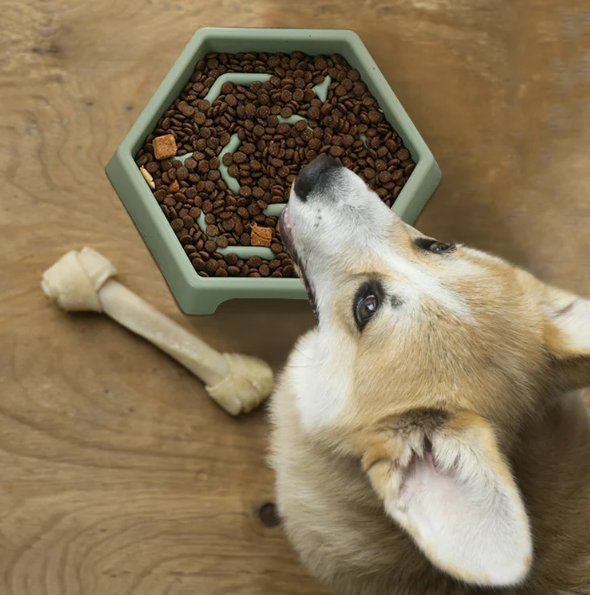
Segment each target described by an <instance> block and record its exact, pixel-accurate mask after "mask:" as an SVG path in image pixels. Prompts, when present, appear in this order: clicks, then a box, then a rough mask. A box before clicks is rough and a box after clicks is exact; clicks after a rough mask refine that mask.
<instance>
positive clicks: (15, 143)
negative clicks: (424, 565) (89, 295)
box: [0, 0, 590, 595]
mask: <svg viewBox="0 0 590 595" xmlns="http://www.w3.org/2000/svg"><path fill="white" fill-rule="evenodd" d="M0 14H1V15H2V16H1V18H0V107H1V109H0V181H1V186H0V188H1V190H0V248H1V250H2V257H1V258H0V469H1V470H2V472H1V474H0V577H1V581H0V594H1V595H4V594H7V595H8V594H9V595H74V594H88V595H90V594H92V595H94V594H99V595H102V594H105V595H106V594H108V595H123V594H125V595H151V594H154V595H163V594H174V595H177V594H185V593H186V594H189V593H190V594H191V595H192V594H194V593H199V594H203V595H204V594H208V595H211V594H222V593H232V594H235V593H244V594H248V595H253V594H269V595H270V594H273V595H274V594H275V593H284V594H310V593H320V592H321V589H320V587H319V586H318V585H316V584H315V582H314V581H313V580H311V579H310V578H308V577H307V575H306V573H305V571H304V570H303V569H302V568H301V567H300V566H299V563H298V562H297V560H296V558H295V556H294V554H293V553H292V552H291V551H290V549H289V547H288V545H287V543H286V541H285V539H284V537H283V536H282V534H281V531H280V528H273V529H268V528H265V527H263V526H262V524H261V523H260V521H259V520H258V518H257V514H256V509H257V506H258V505H259V504H260V503H262V502H265V501H268V500H272V498H273V488H272V474H271V472H270V471H269V470H268V469H267V467H266V464H265V456H266V435H267V430H266V421H265V416H264V412H259V413H256V414H254V415H251V416H249V417H246V418H244V419H240V420H234V419H230V418H228V416H227V415H226V414H225V413H224V412H222V411H221V410H219V409H218V408H216V407H215V405H214V404H213V403H212V402H211V401H210V400H209V399H208V398H207V397H206V396H205V394H204V391H203V388H202V386H201V385H200V384H199V383H198V382H197V381H196V380H195V379H194V378H193V377H192V376H190V375H189V374H188V373H187V372H186V371H184V370H183V369H181V368H180V367H179V366H178V365H176V364H175V363H174V362H172V361H171V360H169V359H168V358H166V357H165V356H163V355H162V354H161V353H159V352H157V351H156V350H155V349H154V348H152V347H151V346H150V345H148V344H146V343H144V342H142V341H141V340H139V339H137V338H136V337H133V336H132V335H130V334H129V333H128V332H126V331H125V330H124V329H121V328H119V327H117V326H116V325H115V324H113V323H111V322H109V321H108V320H107V319H105V318H103V317H101V316H91V315H80V316H71V315H66V314H64V313H62V312H60V311H58V310H57V309H56V308H55V307H53V306H50V305H48V304H47V303H46V301H45V299H44V297H43V295H42V292H41V290H40V288H39V280H40V275H41V273H42V271H43V270H44V269H45V268H47V266H48V265H50V264H52V263H53V262H54V261H55V260H57V258H59V257H60V256H61V255H62V254H63V253H64V252H65V251H67V250H69V249H72V248H80V247H82V246H84V245H90V246H92V247H94V248H96V249H97V250H99V251H101V252H103V253H104V254H105V255H106V256H107V257H108V258H109V259H111V260H112V261H113V262H114V263H116V265H117V266H118V268H119V270H120V273H121V279H122V280H123V282H124V283H126V284H127V285H128V286H129V287H130V288H131V289H132V290H133V291H136V292H137V293H138V294H140V295H141V296H142V297H144V298H145V299H146V300H147V301H149V302H150V303H152V304H153V305H154V306H156V307H157V308H159V309H161V310H162V311H163V312H165V313H167V314H168V315H170V316H172V317H173V318H175V319H176V320H178V321H180V322H181V323H182V324H184V325H185V326H186V327H187V328H189V329H191V330H192V331H194V332H195V333H197V334H198V335H199V336H201V337H202V338H204V339H205V340H206V341H209V342H210V343H211V344H212V345H213V346H214V347H216V348H218V349H225V350H237V351H244V352H250V353H253V354H255V355H258V356H260V357H263V358H266V359H267V360H268V361H269V362H271V363H272V365H273V366H275V367H276V368H277V369H278V368H279V367H280V365H281V363H282V362H283V361H284V359H285V357H286V355H287V353H288V351H289V349H290V347H291V345H292V344H293V342H294V340H295V338H296V337H297V336H298V335H299V334H301V333H302V332H303V331H304V330H306V329H307V328H308V327H309V326H310V325H311V324H312V317H311V314H310V312H309V308H308V306H307V305H306V304H304V303H299V302H274V301H269V302H246V303H243V302H241V303H240V302H238V303H228V304H225V305H224V306H222V307H221V308H220V310H219V311H218V312H217V313H216V314H215V315H214V316H211V317H207V318H199V319H196V318H195V319H187V318H186V317H183V316H182V315H181V314H180V313H179V312H178V310H177V308H176V306H175V304H174V302H173V300H172V298H171V297H170V295H169V293H168V291H167V289H166V286H165V284H164V282H163V279H162V277H161V275H160V274H159V272H158V270H157V268H156V266H155V265H154V263H153V262H152V260H151V258H150V256H149V254H148V252H147V250H146V248H145V247H144V245H143V243H142V241H141V239H140V237H139V236H138V234H137V232H136V231H135V229H134V227H133V225H132V224H131V222H130V220H129V218H128V216H127V215H126V213H125V211H124V209H123V207H122V206H121V204H120V202H119V200H118V198H117V196H116V195H115V193H114V191H113V190H112V188H111V187H110V185H109V183H108V181H107V179H106V176H105V174H104V166H105V164H106V162H107V160H108V159H109V157H110V156H111V154H112V153H113V151H114V150H115V148H116V146H117V145H118V143H119V142H120V141H121V139H122V138H123V136H124V134H125V133H126V131H127V130H128V129H129V127H130V126H131V124H132V123H133V121H134V119H135V118H136V116H137V115H138V113H139V112H140V110H141V109H142V107H143V106H144V105H145V103H146V102H147V100H148V99H149V97H150V95H151V94H152V93H153V91H154V90H155V88H156V87H157V85H158V84H159V82H160V81H161V79H162V78H163V76H164V75H165V74H166V72H167V71H168V69H169V67H170V65H171V64H172V62H173V61H174V59H175V58H176V56H177V55H178V54H179V52H180V51H181V49H182V47H183V46H184V45H185V43H186V42H187V41H188V39H189V38H190V36H191V34H192V33H193V32H194V30H196V29H197V28H198V27H201V26H207V25H217V26H220V25H225V26H272V27H275V26H293V27H343V28H352V29H354V30H355V31H357V32H358V33H359V35H360V36H361V38H362V39H363V40H364V41H365V43H366V45H367V47H368V48H369V50H370V51H371V53H372V54H373V56H374V58H375V59H376V61H377V63H378V64H379V66H380V67H381V69H382V70H383V73H384V74H385V76H386V78H387V79H388V80H389V82H390V83H391V85H392V87H393V88H394V90H395V91H396V93H397V94H398V96H399V98H400V99H401V101H402V103H403V104H404V106H405V107H406V108H407V110H408V112H409V113H410V116H411V117H412V118H413V120H414V121H415V123H416V124H417V126H418V128H419V129H420V131H421V132H422V133H423V135H424V137H425V139H426V140H427V142H428V143H429V144H430V146H431V148H432V150H433V151H434V153H435V154H436V156H437V158H438V160H439V163H440V165H441V168H442V170H443V183H442V186H441V187H440V189H439V190H438V191H437V193H436V195H435V196H434V197H433V199H432V200H431V202H430V204H429V205H428V207H427V209H426V211H425V212H424V214H423V216H422V217H421V219H420V221H419V227H421V228H422V229H423V230H424V231H425V232H427V233H429V234H432V235H434V236H436V237H440V238H441V239H453V240H457V241H466V242H469V243H471V244H474V245H476V246H478V247H481V248H484V249H489V250H492V251H495V252H497V253H499V254H501V255H503V256H505V257H507V258H510V259H512V260H514V261H515V262H517V263H519V264H522V265H524V266H526V267H528V268H530V269H531V270H532V271H533V272H535V273H536V274H538V275H540V276H541V277H543V278H544V279H546V280H547V281H551V282H554V283H556V284H558V285H561V286H563V287H566V288H569V289H571V290H573V291H577V292H580V293H585V294H590V242H589V241H588V230H589V229H590V200H589V196H588V190H587V189H588V186H589V184H590V152H589V151H588V147H589V146H590V107H589V106H590V6H589V5H588V3H587V2H586V1H585V0H562V1H560V2H554V0H521V1H520V2H518V3H515V2H511V1H510V0H498V1H496V2H472V1H471V0H406V1H404V2H402V1H401V0H394V1H390V2H387V1H381V0H354V1H353V0H339V1H338V2H336V1H335V0H322V1H319V2H300V3H293V2H287V1H286V0H273V1H271V0H253V1H252V2H249V3H243V2H241V1H239V0H218V1H217V2H215V3H211V2H204V1H203V0H191V1H189V0H146V1H144V2H138V1H136V0H130V1H128V2H114V1H113V0H96V1H95V2H92V3H89V2H77V1H75V0H22V1H21V0H19V1H17V0H0Z"/></svg>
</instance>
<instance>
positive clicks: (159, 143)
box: [152, 134, 176, 159]
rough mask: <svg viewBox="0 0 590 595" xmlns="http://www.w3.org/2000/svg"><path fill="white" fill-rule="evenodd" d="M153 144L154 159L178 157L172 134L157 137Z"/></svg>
mask: <svg viewBox="0 0 590 595" xmlns="http://www.w3.org/2000/svg"><path fill="white" fill-rule="evenodd" d="M152 144H153V145H154V157H155V158H156V159H169V158H170V157H174V155H176V141H175V140H174V137H173V136H172V135H171V134H165V135H164V136H156V138H155V139H154V140H153V141H152Z"/></svg>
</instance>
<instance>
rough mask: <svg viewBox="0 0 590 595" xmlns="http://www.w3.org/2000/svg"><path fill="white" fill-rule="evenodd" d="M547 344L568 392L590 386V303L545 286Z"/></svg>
mask: <svg viewBox="0 0 590 595" xmlns="http://www.w3.org/2000/svg"><path fill="white" fill-rule="evenodd" d="M541 305H542V308H543V314H544V316H545V343H546V345H547V349H548V350H549V353H550V354H551V355H552V356H553V358H554V360H555V361H556V362H557V364H558V367H559V368H560V369H561V371H562V372H563V375H564V379H565V383H566V384H567V387H566V388H567V389H575V388H582V387H585V386H589V385H590V300H587V299H584V298H581V297H579V296H577V295H574V294H572V293H568V292H567V291H562V290H561V289H556V288H554V287H549V286H544V287H543V293H542V301H541Z"/></svg>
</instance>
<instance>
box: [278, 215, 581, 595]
mask: <svg viewBox="0 0 590 595" xmlns="http://www.w3.org/2000/svg"><path fill="white" fill-rule="evenodd" d="M418 235H419V233H418V232H417V231H415V230H414V229H412V228H410V227H408V226H405V225H404V224H402V223H401V222H400V221H399V220H397V219H396V220H393V219H392V223H391V226H390V232H389V238H388V244H389V247H390V249H391V251H392V252H394V253H395V254H396V255H397V256H398V257H401V258H403V259H405V260H406V261H408V262H412V263H416V265H417V266H420V267H421V269H422V270H424V271H426V272H428V271H429V270H432V272H433V274H436V275H437V278H439V279H440V278H442V279H443V280H444V283H445V285H446V286H447V287H449V288H451V289H452V292H453V294H454V295H456V296H458V297H459V298H460V299H461V300H462V301H463V302H464V303H465V304H466V305H467V306H468V307H469V311H470V312H471V318H470V319H469V320H457V319H456V318H454V317H452V316H449V315H448V312H446V311H445V310H444V309H443V308H442V307H441V305H440V304H439V303H437V301H436V300H435V299H432V300H428V299H426V301H425V303H423V304H422V308H423V311H424V312H427V316H424V317H422V318H421V319H420V320H419V321H418V322H415V323H413V324H412V325H411V326H410V323H407V322H404V321H399V320H398V321H397V322H395V324H394V323H393V322H392V321H391V320H390V318H388V317H382V318H381V319H379V320H376V323H377V324H375V325H373V326H372V327H371V328H370V329H367V331H366V332H363V333H359V332H358V331H357V330H356V329H355V327H354V322H353V319H352V317H351V303H352V300H353V296H354V292H355V290H356V288H357V286H358V279H359V278H362V277H363V275H366V274H371V275H373V274H376V275H378V276H380V277H383V278H385V279H388V278H392V279H395V271H392V270H391V267H389V266H387V264H385V263H384V261H382V260H381V259H380V258H379V256H378V255H376V254H369V255H367V256H366V257H365V255H361V257H359V258H358V259H348V260H343V261H342V262H340V263H339V266H340V267H341V269H342V271H341V273H342V275H341V278H340V279H339V284H338V293H337V295H333V296H331V299H330V302H329V308H330V310H331V312H330V315H329V320H330V324H331V325H336V326H337V331H338V333H339V335H338V336H339V337H341V342H340V344H339V345H334V349H340V350H342V352H343V358H344V359H343V361H346V362H352V368H351V369H350V370H348V369H347V370H345V371H344V370H343V372H342V373H343V374H348V375H349V377H350V379H351V384H352V390H351V395H352V397H351V398H350V399H348V400H347V401H346V402H345V404H344V407H343V409H342V411H341V412H339V414H338V416H337V417H336V419H334V420H333V421H331V422H330V423H329V424H325V425H320V426H318V427H317V428H315V427H311V428H306V427H304V425H303V424H302V421H301V417H300V412H299V410H298V408H297V406H296V401H297V399H298V394H297V391H298V388H297V378H298V374H300V370H299V366H300V365H301V358H300V354H301V352H302V351H305V349H307V348H308V346H309V345H310V344H312V343H313V341H314V337H315V333H317V331H311V333H310V334H309V335H307V336H305V337H304V338H303V339H302V340H301V341H300V343H299V344H298V346H297V347H296V349H295V351H294V352H293V354H292V356H291V359H290V361H289V363H288V364H287V366H286V369H285V371H284V373H283V376H282V379H281V381H280V383H279V386H278V388H277V390H276V394H275V395H274V397H273V401H272V420H273V426H274V429H273V435H272V463H273V466H274V468H275V470H276V473H277V491H278V494H277V497H278V504H279V509H280V512H281V515H282V517H283V519H284V526H285V529H286V532H287V534H288V536H289V538H290V540H291V542H292V543H293V546H294V548H295V549H296V550H297V552H298V553H299V555H300V556H301V558H302V560H303V562H304V563H305V564H306V565H307V567H308V568H309V569H310V571H311V572H312V573H313V574H314V575H315V576H317V577H318V578H319V579H320V580H322V581H324V582H326V583H327V584H328V585H330V587H331V588H332V589H333V590H334V592H336V593H339V594H342V595H346V594H351V595H353V594H354V595H357V594H363V595H423V594H428V595H431V594H432V595H439V594H440V595H443V594H445V595H460V594H475V593H493V592H497V591H496V590H494V589H486V588H481V587H474V586H469V585H467V584H464V583H462V582H460V581H458V580H456V579H455V578H451V577H450V576H449V574H448V573H446V572H441V571H440V570H438V569H437V568H435V566H433V564H432V563H431V562H430V561H429V560H428V559H427V557H426V556H425V555H424V554H423V553H422V552H421V551H420V550H419V549H418V547H417V546H416V545H415V544H414V542H413V541H412V539H411V538H410V537H409V536H408V534H407V533H406V532H405V531H404V530H403V529H401V528H400V527H399V526H398V524H396V523H395V522H394V521H393V520H392V519H391V518H390V517H389V516H387V514H386V513H385V511H384V508H383V501H384V499H386V497H387V490H391V489H395V485H394V487H393V488H392V487H391V486H392V483H391V481H392V478H394V477H395V473H396V470H397V469H398V468H399V469H403V468H404V465H407V464H408V463H407V460H405V459H404V457H406V458H407V457H408V456H409V455H407V445H408V443H409V442H408V441H409V440H411V438H410V437H411V435H412V432H414V431H416V428H418V429H419V431H420V432H421V433H422V434H423V435H425V436H427V437H428V436H430V435H434V436H436V433H437V432H439V433H441V435H444V436H451V437H454V438H456V439H457V440H466V441H468V440H471V439H472V438H473V437H477V439H478V440H479V439H481V440H483V442H484V443H485V445H484V447H483V448H484V450H485V451H486V453H488V457H489V460H490V461H491V463H490V464H491V465H492V466H493V468H494V469H495V470H496V471H497V473H498V474H499V476H501V477H502V480H503V481H505V482H506V483H507V484H509V485H514V484H513V477H514V482H515V485H516V486H517V487H518V490H520V493H521V494H522V496H523V499H524V503H525V507H526V510H527V512H528V515H529V518H530V523H531V527H532V535H533V548H534V554H533V561H532V569H531V571H530V573H529V574H528V576H527V578H526V581H525V582H524V583H523V584H521V585H519V586H516V587H511V588H508V589H505V590H502V591H501V592H502V593H507V594H511V595H512V594H514V595H516V594H518V595H533V594H534V595H548V594H557V595H560V594H561V595H565V594H574V593H577V594H582V593H584V594H585V593H590V529H589V527H590V424H589V420H588V415H587V412H586V409H585V406H584V403H583V401H582V398H581V396H580V395H579V394H565V393H564V391H565V390H570V389H574V388H579V387H581V386H583V385H585V384H587V383H590V359H589V357H588V356H589V353H588V352H580V351H575V352H572V350H571V349H569V348H568V338H567V337H566V336H564V335H563V333H562V331H560V330H559V325H558V322H559V318H560V316H561V315H562V314H563V313H564V312H567V310H568V308H570V307H571V304H572V303H574V302H575V300H576V299H577V298H576V296H572V295H570V294H566V293H565V292H560V291H559V290H555V289H553V288H548V287H547V286H545V285H544V284H542V283H541V282H540V281H538V280H537V279H535V278H534V277H533V276H531V275H530V274H528V273H526V272H524V271H522V270H520V269H517V268H514V267H512V266H511V265H509V264H507V263H506V262H504V261H502V260H500V259H497V258H493V257H491V256H488V255H486V254H482V253H480V252H477V251H475V250H470V249H467V248H463V247H459V248H458V249H457V251H456V253H455V254H453V256H452V258H453V259H454V263H455V264H454V266H460V267H461V269H460V270H461V271H463V273H461V274H460V275H456V276H454V277H453V278H451V277H450V276H449V277H445V274H446V273H445V271H444V270H442V272H441V267H445V266H446V265H445V264H444V261H442V260H437V259H436V258H433V256H432V255H431V254H422V253H420V251H417V250H416V249H415V248H414V247H413V239H414V238H415V237H417V236H418ZM441 258H444V257H441ZM454 270H458V269H454ZM552 316H553V318H554V319H555V321H556V323H555V324H553V322H552ZM298 358H299V359H298ZM346 358H348V359H346ZM484 420H485V421H484ZM470 433H471V434H472V436H471V435H470ZM422 434H421V435H422ZM476 435H477V436H476ZM451 570H452V569H451ZM455 574H456V575H457V576H462V575H461V572H460V571H459V570H457V572H456V573H455ZM462 578H463V579H464V580H465V581H469V580H470V577H469V576H464V577H462Z"/></svg>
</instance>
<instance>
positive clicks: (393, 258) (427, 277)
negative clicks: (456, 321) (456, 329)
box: [383, 251, 472, 320]
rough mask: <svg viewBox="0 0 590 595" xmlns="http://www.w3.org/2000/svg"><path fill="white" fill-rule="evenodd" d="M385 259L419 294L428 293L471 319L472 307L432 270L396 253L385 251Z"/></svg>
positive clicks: (452, 310)
mask: <svg viewBox="0 0 590 595" xmlns="http://www.w3.org/2000/svg"><path fill="white" fill-rule="evenodd" d="M383 259H384V261H385V262H386V263H387V265H388V266H389V267H390V268H391V269H392V270H393V271H394V272H395V273H396V274H397V275H400V276H401V277H402V280H403V279H405V280H407V281H408V282H409V286H410V287H411V288H413V289H415V290H417V291H418V293H419V294H423V295H427V296H428V297H429V298H431V299H433V300H435V301H436V302H437V303H438V304H440V305H441V306H442V307H443V308H446V309H447V310H450V311H451V312H453V314H455V315H456V316H457V317H459V318H461V319H463V320H471V319H472V316H471V308H470V307H469V306H468V305H467V304H466V303H465V302H464V301H463V300H462V299H461V298H460V297H458V296H457V295H456V294H455V293H454V292H453V291H451V290H450V289H449V288H448V287H446V286H444V285H443V284H442V283H440V281H439V280H438V279H437V278H436V277H435V275H434V274H433V272H432V271H424V270H422V269H421V268H420V266H419V265H417V264H414V263H413V262H410V261H409V260H407V259H405V258H403V257H401V256H399V255H397V254H394V253H392V252H390V251H389V252H387V251H384V254H383Z"/></svg>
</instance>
